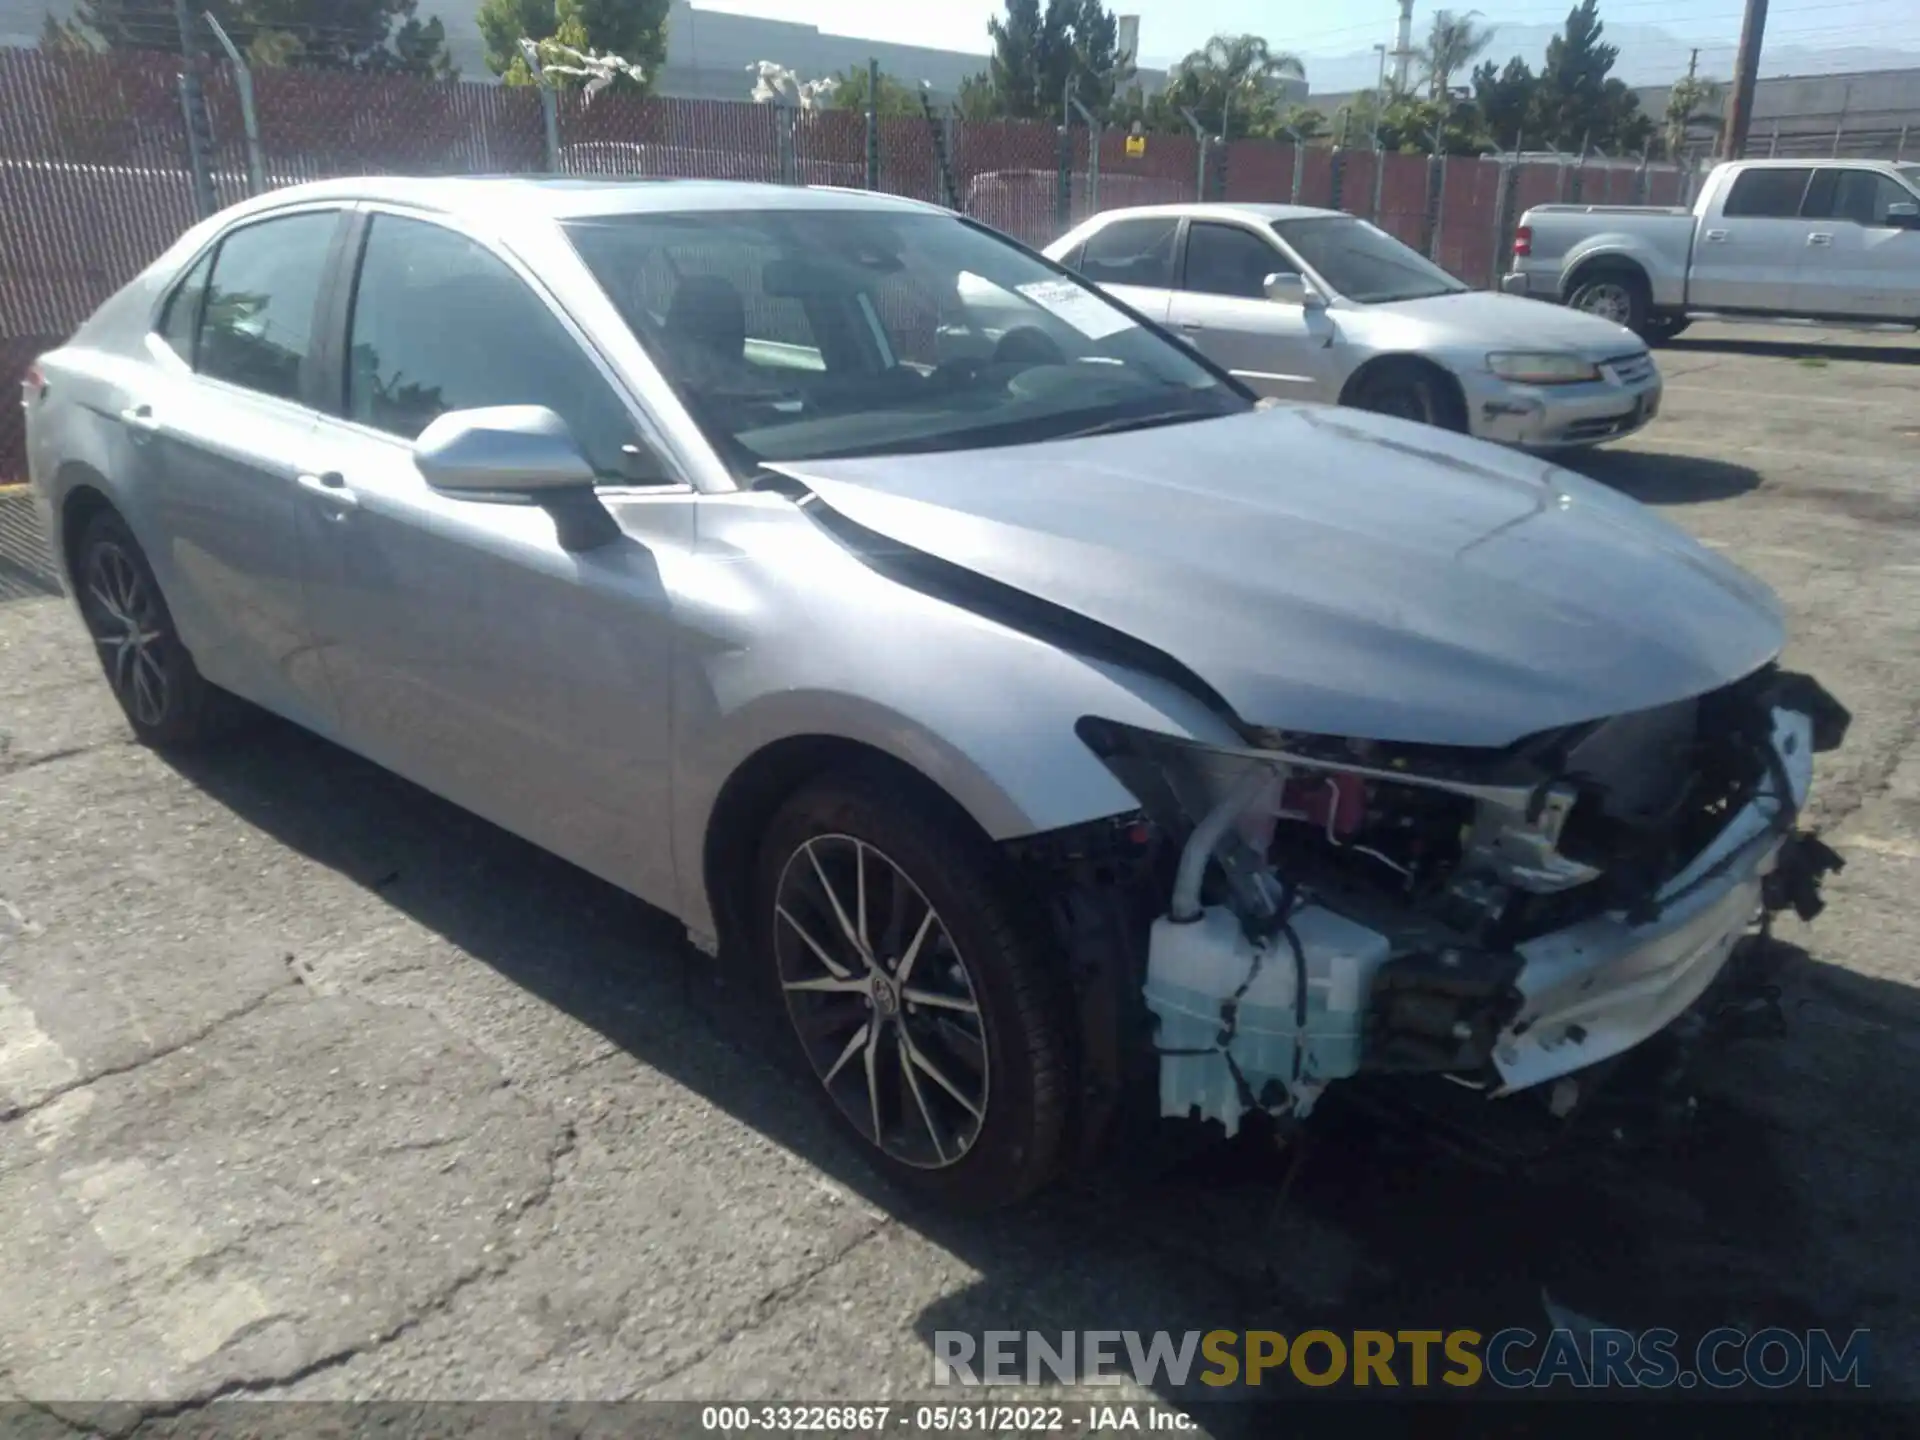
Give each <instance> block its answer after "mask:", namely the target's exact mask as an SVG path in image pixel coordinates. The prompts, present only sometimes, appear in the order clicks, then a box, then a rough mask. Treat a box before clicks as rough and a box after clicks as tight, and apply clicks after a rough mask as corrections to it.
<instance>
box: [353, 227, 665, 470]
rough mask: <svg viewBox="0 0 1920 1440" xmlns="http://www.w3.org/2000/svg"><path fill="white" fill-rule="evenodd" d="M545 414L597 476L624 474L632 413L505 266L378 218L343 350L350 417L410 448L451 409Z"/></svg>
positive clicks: (452, 239) (449, 240)
mask: <svg viewBox="0 0 1920 1440" xmlns="http://www.w3.org/2000/svg"><path fill="white" fill-rule="evenodd" d="M486 405H544V406H546V407H547V408H548V409H549V410H552V411H553V412H554V413H555V414H557V415H559V416H560V418H561V419H563V420H565V421H566V422H567V424H568V426H569V427H570V428H571V429H572V430H573V435H574V439H575V440H577V441H578V442H579V444H580V448H581V450H582V451H583V452H584V453H585V454H586V457H587V459H588V461H589V462H591V464H592V465H593V468H594V469H595V470H596V471H598V472H599V473H600V474H601V475H603V476H605V477H607V478H609V479H618V478H619V477H620V476H621V474H622V468H623V463H624V460H623V450H622V447H623V446H625V445H627V444H629V443H630V442H631V441H632V440H633V438H634V427H633V423H632V421H631V419H630V418H629V417H628V415H627V412H626V408H625V407H624V406H623V405H622V404H621V402H620V400H619V398H618V397H617V396H616V395H615V394H614V393H613V391H612V390H611V388H609V386H608V384H607V382H606V381H605V380H604V379H603V378H602V377H601V375H600V372H599V371H598V370H597V369H595V367H594V365H593V362H592V361H591V360H589V359H588V358H587V355H586V352H585V351H583V350H582V349H581V348H580V344H579V342H578V341H577V340H575V339H574V338H573V336H572V335H571V334H569V333H568V331H567V329H566V327H565V326H564V325H562V324H561V323H560V321H559V320H558V319H557V318H555V316H554V314H553V312H552V311H551V310H550V309H548V308H547V305H546V302H545V301H543V300H542V299H541V298H540V297H539V296H538V295H536V294H534V292H533V291H532V290H530V289H529V288H528V287H527V285H526V283H525V282H524V281H523V280H521V278H520V277H519V276H518V275H516V274H515V273H514V272H513V271H512V270H511V269H510V268H508V266H507V264H506V263H505V262H504V261H502V260H501V259H500V258H499V257H498V256H496V255H494V254H493V253H492V252H491V251H489V250H488V249H487V248H486V247H485V246H483V245H480V244H479V243H477V242H475V241H473V240H470V239H468V238H467V237H466V236H464V235H461V234H459V233H457V232H455V231H452V230H448V229H446V228H444V227H443V226H439V225H433V224H429V223H427V222H426V221H424V220H408V219H403V218H401V217H400V216H396V215H376V216H375V217H374V219H373V223H372V225H371V226H370V227H369V228H368V231H367V247H366V250H365V252H364V254H363V255H362V257H361V261H360V277H359V282H358V284H357V286H356V287H355V290H354V297H353V319H352V322H351V333H350V338H349V341H348V346H347V414H348V416H349V418H351V419H353V420H357V421H359V422H360V423H361V424H363V425H370V426H372V427H373V428H374V429H376V430H384V431H386V432H387V433H388V434H391V435H397V436H399V437H400V438H401V439H403V440H412V439H414V438H415V437H417V436H418V435H419V434H420V432H421V431H422V430H424V429H426V427H427V426H428V424H430V423H431V422H432V421H433V420H435V419H436V418H438V417H439V416H440V415H443V414H445V413H446V412H447V411H449V410H470V409H474V408H476V407H479V406H486Z"/></svg>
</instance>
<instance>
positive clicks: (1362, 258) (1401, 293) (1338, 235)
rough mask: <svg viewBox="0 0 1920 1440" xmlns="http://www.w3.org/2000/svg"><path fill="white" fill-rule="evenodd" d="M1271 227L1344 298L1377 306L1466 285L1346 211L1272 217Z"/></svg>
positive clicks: (1449, 292)
mask: <svg viewBox="0 0 1920 1440" xmlns="http://www.w3.org/2000/svg"><path fill="white" fill-rule="evenodd" d="M1273 228H1274V233H1276V234H1277V235H1279V237H1280V238H1281V239H1282V240H1284V241H1285V242H1286V243H1287V246H1288V248H1290V249H1291V250H1292V251H1293V253H1294V254H1295V255H1297V256H1299V257H1300V259H1301V260H1303V261H1305V262H1306V265H1307V268H1308V269H1310V270H1312V271H1313V272H1314V273H1315V274H1317V275H1319V276H1320V278H1321V279H1323V280H1325V281H1326V282H1327V284H1329V285H1331V286H1332V287H1333V288H1334V290H1335V291H1336V292H1337V293H1339V294H1341V295H1344V296H1345V297H1346V298H1347V299H1349V300H1358V301H1359V302H1361V303H1362V304H1371V305H1377V304H1380V303H1382V302H1383V301H1388V300H1424V299H1426V298H1427V297H1428V296H1430V295H1456V294H1460V293H1462V292H1464V291H1465V290H1466V289H1467V287H1466V286H1465V285H1462V284H1461V283H1460V282H1459V281H1458V280H1456V279H1454V278H1453V276H1451V275H1449V274H1447V272H1446V271H1444V270H1442V269H1441V268H1440V267H1439V266H1438V265H1435V264H1434V263H1433V262H1432V261H1431V260H1428V259H1427V258H1426V257H1425V256H1423V255H1421V254H1420V253H1419V252H1418V251H1415V250H1409V249H1408V248H1407V247H1406V246H1405V245H1402V244H1401V243H1400V242H1399V241H1398V240H1396V239H1394V238H1393V237H1392V236H1391V235H1389V234H1387V233H1386V231H1384V230H1377V229H1375V228H1374V227H1373V226H1371V225H1369V224H1367V222H1366V221H1364V220H1356V219H1354V218H1353V217H1352V216H1350V215H1327V216H1324V217H1322V216H1315V217H1313V218H1312V219H1310V220H1276V221H1274V222H1273Z"/></svg>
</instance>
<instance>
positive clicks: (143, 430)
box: [120, 405, 160, 442]
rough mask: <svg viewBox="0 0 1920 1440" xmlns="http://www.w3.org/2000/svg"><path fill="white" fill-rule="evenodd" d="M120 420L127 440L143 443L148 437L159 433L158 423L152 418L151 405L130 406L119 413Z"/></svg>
mask: <svg viewBox="0 0 1920 1440" xmlns="http://www.w3.org/2000/svg"><path fill="white" fill-rule="evenodd" d="M120 419H121V421H122V423H124V424H125V425H126V427H127V430H128V432H129V433H128V438H129V439H131V440H135V441H140V442H145V441H146V440H147V439H148V438H149V437H150V436H154V435H158V434H159V433H160V422H159V420H158V419H156V418H155V417H154V413H153V406H151V405H130V406H128V407H127V408H126V409H125V410H122V411H121V412H120Z"/></svg>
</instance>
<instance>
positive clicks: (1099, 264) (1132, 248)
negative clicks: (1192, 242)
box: [1069, 215, 1180, 290]
mask: <svg viewBox="0 0 1920 1440" xmlns="http://www.w3.org/2000/svg"><path fill="white" fill-rule="evenodd" d="M1179 233H1180V221H1179V219H1178V217H1176V216H1172V215H1142V216H1140V217H1139V218H1138V219H1134V220H1115V221H1113V222H1112V223H1111V224H1108V225H1102V226H1101V227H1100V228H1099V229H1098V230H1096V231H1094V232H1093V234H1091V235H1089V236H1088V237H1087V243H1086V245H1085V247H1084V248H1082V250H1081V251H1080V254H1079V259H1078V262H1077V263H1072V264H1071V265H1070V267H1069V268H1071V269H1074V270H1078V271H1079V272H1080V273H1081V274H1082V275H1084V276H1085V277H1086V278H1087V279H1089V280H1091V281H1093V283H1094V284H1096V285H1141V286H1145V287H1146V288H1148V289H1152V290H1170V289H1172V288H1173V242H1174V237H1175V236H1177V235H1178V234H1179Z"/></svg>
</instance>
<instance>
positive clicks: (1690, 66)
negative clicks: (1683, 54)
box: [1687, 48, 1700, 80]
mask: <svg viewBox="0 0 1920 1440" xmlns="http://www.w3.org/2000/svg"><path fill="white" fill-rule="evenodd" d="M1699 69H1700V51H1699V50H1698V49H1697V48H1696V49H1695V50H1694V52H1693V54H1691V55H1689V56H1688V57H1687V79H1689V80H1691V79H1693V77H1694V75H1695V74H1696V73H1697V72H1698V71H1699Z"/></svg>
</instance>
